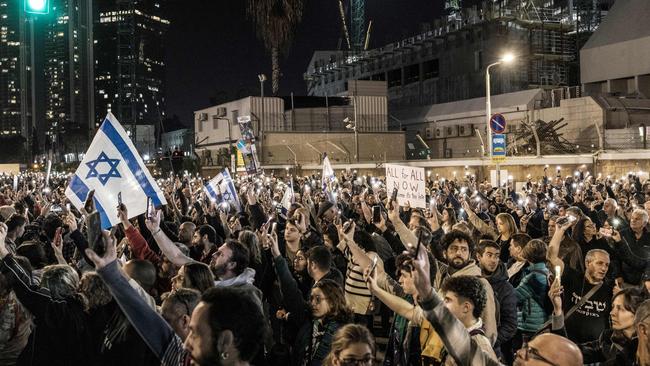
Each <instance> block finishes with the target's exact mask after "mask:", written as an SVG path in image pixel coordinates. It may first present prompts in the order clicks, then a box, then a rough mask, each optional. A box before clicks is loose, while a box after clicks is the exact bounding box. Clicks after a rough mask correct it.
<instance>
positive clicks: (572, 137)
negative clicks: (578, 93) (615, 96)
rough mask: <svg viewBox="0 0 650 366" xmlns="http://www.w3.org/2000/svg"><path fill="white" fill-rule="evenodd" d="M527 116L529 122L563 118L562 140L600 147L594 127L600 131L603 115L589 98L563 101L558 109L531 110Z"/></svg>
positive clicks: (598, 106) (602, 124) (603, 119)
mask: <svg viewBox="0 0 650 366" xmlns="http://www.w3.org/2000/svg"><path fill="white" fill-rule="evenodd" d="M529 114H530V120H531V121H536V120H538V119H541V120H543V121H546V122H549V121H553V120H558V119H560V118H564V121H563V122H565V123H567V124H568V125H567V126H566V127H564V128H562V130H561V132H562V134H563V135H562V137H563V138H565V139H567V140H568V141H572V142H575V143H576V144H580V145H589V146H591V145H592V144H593V145H594V146H595V147H598V146H600V145H599V144H600V142H599V138H598V132H597V129H596V125H598V127H600V128H601V130H602V127H603V126H604V121H605V113H604V111H603V109H602V108H601V107H600V105H598V103H596V101H595V100H594V99H593V98H591V97H583V98H574V99H563V100H561V101H560V106H559V107H555V108H544V109H538V110H532V111H530V112H529Z"/></svg>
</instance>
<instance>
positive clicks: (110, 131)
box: [65, 112, 167, 229]
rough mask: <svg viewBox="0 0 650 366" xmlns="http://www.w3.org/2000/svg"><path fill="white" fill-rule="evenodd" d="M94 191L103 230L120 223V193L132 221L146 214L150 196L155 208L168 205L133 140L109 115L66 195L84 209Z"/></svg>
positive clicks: (109, 114) (72, 179)
mask: <svg viewBox="0 0 650 366" xmlns="http://www.w3.org/2000/svg"><path fill="white" fill-rule="evenodd" d="M93 189H94V190H95V196H94V200H95V208H96V209H97V211H98V212H99V215H100V217H101V222H102V228H103V229H108V228H110V227H112V226H115V225H117V224H118V223H119V219H118V218H117V205H118V199H117V196H118V194H119V193H121V196H122V203H123V204H124V205H126V207H127V209H128V211H129V216H130V217H129V218H131V217H135V216H138V215H140V214H143V213H145V212H146V211H147V197H151V201H152V203H153V205H154V206H156V207H159V206H162V205H166V204H167V201H166V200H165V197H164V195H163V192H162V191H161V190H160V187H158V184H156V181H155V180H154V179H153V177H152V176H151V174H150V173H149V170H147V167H146V166H145V165H144V162H143V161H142V158H141V157H140V154H139V153H138V151H137V150H136V149H135V146H133V143H132V142H131V139H130V138H129V137H128V135H127V134H126V131H125V130H124V128H123V127H122V125H121V124H120V123H119V122H118V121H117V119H116V118H115V116H113V114H111V113H110V112H109V113H108V114H107V115H106V118H105V119H104V122H103V123H102V125H101V127H99V130H98V131H97V134H95V137H94V138H93V141H92V143H91V144H90V147H89V148H88V151H87V152H86V154H85V155H84V158H83V160H82V161H81V163H80V164H79V167H78V168H77V171H76V172H75V174H74V175H73V176H72V178H71V180H70V183H69V184H68V188H66V190H65V195H66V197H67V198H68V199H69V200H70V202H72V204H73V205H74V206H75V207H76V208H77V209H81V208H82V207H83V205H84V201H85V200H86V196H87V195H88V192H89V191H90V190H93Z"/></svg>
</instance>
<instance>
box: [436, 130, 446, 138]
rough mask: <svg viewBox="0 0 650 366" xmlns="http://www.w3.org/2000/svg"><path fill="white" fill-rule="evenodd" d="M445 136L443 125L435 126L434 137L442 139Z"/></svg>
mask: <svg viewBox="0 0 650 366" xmlns="http://www.w3.org/2000/svg"><path fill="white" fill-rule="evenodd" d="M445 137H447V134H446V131H445V128H444V127H436V135H435V137H434V138H437V139H444V138H445Z"/></svg>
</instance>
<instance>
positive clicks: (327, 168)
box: [321, 154, 336, 203]
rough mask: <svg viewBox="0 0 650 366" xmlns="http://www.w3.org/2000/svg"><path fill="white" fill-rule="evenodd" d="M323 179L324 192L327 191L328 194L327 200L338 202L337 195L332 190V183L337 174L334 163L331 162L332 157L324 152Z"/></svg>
mask: <svg viewBox="0 0 650 366" xmlns="http://www.w3.org/2000/svg"><path fill="white" fill-rule="evenodd" d="M321 179H322V182H321V183H322V184H323V192H325V194H326V195H327V200H328V201H330V202H332V203H336V197H335V196H334V193H333V192H332V191H331V190H330V186H331V184H332V183H334V179H336V175H334V169H332V164H330V158H329V157H328V156H327V154H324V157H323V173H322V174H321Z"/></svg>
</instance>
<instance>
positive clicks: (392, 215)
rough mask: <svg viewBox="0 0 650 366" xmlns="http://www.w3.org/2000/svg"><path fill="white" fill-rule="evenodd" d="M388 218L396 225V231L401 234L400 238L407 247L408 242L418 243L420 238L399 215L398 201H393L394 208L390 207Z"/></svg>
mask: <svg viewBox="0 0 650 366" xmlns="http://www.w3.org/2000/svg"><path fill="white" fill-rule="evenodd" d="M388 219H390V221H391V222H392V223H393V226H395V231H396V232H397V234H398V235H399V238H400V240H401V241H402V243H403V244H404V246H405V247H406V246H408V244H411V245H415V244H417V242H418V238H417V237H416V236H415V234H413V232H411V230H409V228H408V227H406V224H404V221H402V219H401V218H400V217H399V205H398V204H397V202H394V203H393V209H392V210H391V209H390V208H389V209H388Z"/></svg>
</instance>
